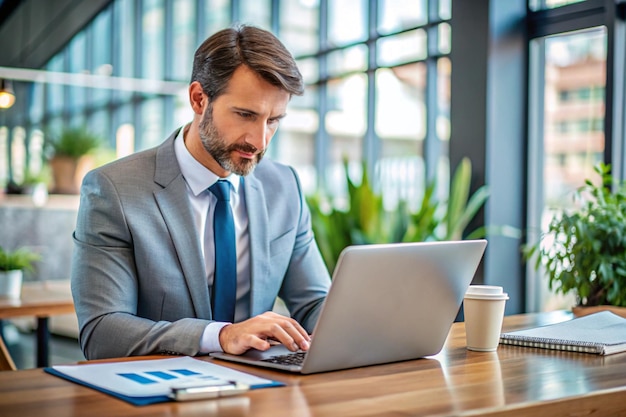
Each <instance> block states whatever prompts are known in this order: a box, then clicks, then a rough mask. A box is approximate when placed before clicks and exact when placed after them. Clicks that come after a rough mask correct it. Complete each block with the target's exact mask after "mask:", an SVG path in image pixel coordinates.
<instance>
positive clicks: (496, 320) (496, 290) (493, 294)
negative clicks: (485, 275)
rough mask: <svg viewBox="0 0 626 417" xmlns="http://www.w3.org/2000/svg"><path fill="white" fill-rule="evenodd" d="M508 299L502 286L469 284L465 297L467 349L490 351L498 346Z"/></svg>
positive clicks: (464, 311)
mask: <svg viewBox="0 0 626 417" xmlns="http://www.w3.org/2000/svg"><path fill="white" fill-rule="evenodd" d="M508 299H509V296H508V294H507V293H505V292H503V290H502V287H498V286H494V285H470V286H469V288H468V290H467V292H466V293H465V297H464V299H463V313H464V315H465V337H466V340H467V349H469V350H476V351H479V352H490V351H494V350H496V349H497V348H498V343H499V342H500V331H501V330H502V319H503V318H504V306H505V304H506V300H508Z"/></svg>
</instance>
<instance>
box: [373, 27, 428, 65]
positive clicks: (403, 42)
mask: <svg viewBox="0 0 626 417" xmlns="http://www.w3.org/2000/svg"><path fill="white" fill-rule="evenodd" d="M377 44H378V65H380V66H392V65H397V64H404V63H406V62H410V61H416V60H422V59H425V58H426V56H427V55H428V52H427V49H426V31H425V30H423V29H417V30H412V31H410V32H405V33H401V34H399V35H395V36H389V37H387V38H380V39H379V40H378V42H377Z"/></svg>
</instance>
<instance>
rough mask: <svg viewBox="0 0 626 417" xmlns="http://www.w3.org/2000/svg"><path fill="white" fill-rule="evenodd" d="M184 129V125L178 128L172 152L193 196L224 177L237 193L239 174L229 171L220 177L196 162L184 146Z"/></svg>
mask: <svg viewBox="0 0 626 417" xmlns="http://www.w3.org/2000/svg"><path fill="white" fill-rule="evenodd" d="M184 131H186V126H185V127H183V128H182V129H180V130H179V132H178V135H177V136H176V139H175V140H174V152H175V153H176V159H177V160H178V165H179V166H180V171H181V172H182V174H183V177H184V178H185V182H186V183H187V185H188V186H189V188H190V189H191V192H192V193H193V194H194V195H195V196H198V195H199V194H200V193H203V192H204V191H205V190H206V189H207V188H209V187H210V186H211V185H213V184H215V183H216V182H217V180H219V179H224V180H227V181H228V182H230V184H231V185H232V186H233V190H234V191H235V193H239V184H240V183H241V181H240V176H239V175H236V174H233V173H231V174H230V175H229V176H228V177H226V178H220V177H218V176H217V175H215V174H214V173H213V172H212V171H211V170H209V169H208V168H206V167H205V166H204V165H202V164H201V163H200V162H198V161H197V160H196V159H195V158H194V157H193V156H192V155H191V153H190V152H189V149H187V147H186V146H185V140H184V133H183V132H184Z"/></svg>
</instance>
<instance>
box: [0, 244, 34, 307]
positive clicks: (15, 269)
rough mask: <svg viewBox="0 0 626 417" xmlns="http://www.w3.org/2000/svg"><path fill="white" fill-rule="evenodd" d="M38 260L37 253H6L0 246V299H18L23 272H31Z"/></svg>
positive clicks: (20, 249)
mask: <svg viewBox="0 0 626 417" xmlns="http://www.w3.org/2000/svg"><path fill="white" fill-rule="evenodd" d="M39 259H41V257H40V255H39V254H38V253H35V252H32V251H30V250H28V249H25V248H19V249H16V250H14V251H8V250H5V249H4V248H2V247H1V246H0V297H5V298H13V299H17V298H20V294H21V290H22V280H23V276H24V271H31V270H33V266H34V263H35V262H36V261H38V260H39Z"/></svg>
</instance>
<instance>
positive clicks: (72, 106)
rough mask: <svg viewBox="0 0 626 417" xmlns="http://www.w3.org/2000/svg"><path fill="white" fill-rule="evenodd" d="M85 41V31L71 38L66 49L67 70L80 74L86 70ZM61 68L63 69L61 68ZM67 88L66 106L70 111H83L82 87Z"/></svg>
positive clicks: (84, 90) (83, 96)
mask: <svg viewBox="0 0 626 417" xmlns="http://www.w3.org/2000/svg"><path fill="white" fill-rule="evenodd" d="M86 56H87V43H86V37H85V33H84V32H81V33H79V34H78V35H76V36H75V37H74V39H72V41H71V42H70V45H69V49H68V70H69V72H71V73H74V74H82V73H84V72H85V71H87V70H88V69H87V64H86V62H85V61H86ZM61 70H63V69H61ZM67 89H68V94H69V95H68V101H69V103H68V107H69V110H70V111H71V112H77V111H83V109H84V108H85V94H86V91H87V90H86V89H85V88H84V87H77V86H69V87H67Z"/></svg>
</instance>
